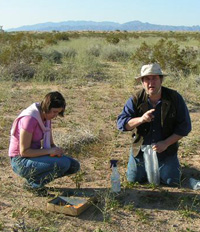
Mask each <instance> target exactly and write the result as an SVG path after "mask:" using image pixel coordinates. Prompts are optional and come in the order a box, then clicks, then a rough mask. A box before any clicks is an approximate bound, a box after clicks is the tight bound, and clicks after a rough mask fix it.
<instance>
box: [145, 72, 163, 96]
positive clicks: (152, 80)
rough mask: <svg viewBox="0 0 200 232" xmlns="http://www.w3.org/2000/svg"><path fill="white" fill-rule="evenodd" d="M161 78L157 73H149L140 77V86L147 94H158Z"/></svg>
mask: <svg viewBox="0 0 200 232" xmlns="http://www.w3.org/2000/svg"><path fill="white" fill-rule="evenodd" d="M161 85H162V78H160V76H159V75H149V76H146V77H143V78H142V86H143V88H144V89H145V91H146V93H147V94H148V95H149V96H155V95H158V94H160V90H161Z"/></svg>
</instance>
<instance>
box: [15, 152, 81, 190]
mask: <svg viewBox="0 0 200 232" xmlns="http://www.w3.org/2000/svg"><path fill="white" fill-rule="evenodd" d="M11 166H12V169H13V171H14V172H15V173H16V174H18V175H19V176H21V177H23V178H25V179H26V180H27V184H28V185H29V186H30V187H32V188H41V187H43V186H44V185H45V184H47V183H49V182H51V181H52V180H54V179H56V178H59V177H63V176H67V175H70V174H73V173H76V172H78V171H79V169H80V164H79V162H78V161H77V160H75V159H72V158H71V157H68V156H65V155H63V156H62V157H50V156H49V155H45V156H40V157H32V158H24V157H21V156H16V157H13V158H11Z"/></svg>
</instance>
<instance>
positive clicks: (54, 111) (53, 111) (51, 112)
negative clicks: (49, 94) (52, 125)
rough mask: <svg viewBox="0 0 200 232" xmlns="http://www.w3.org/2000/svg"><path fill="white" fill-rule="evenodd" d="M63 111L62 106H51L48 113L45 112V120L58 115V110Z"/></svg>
mask: <svg viewBox="0 0 200 232" xmlns="http://www.w3.org/2000/svg"><path fill="white" fill-rule="evenodd" d="M62 111H63V108H62V107H61V108H51V109H50V110H49V112H48V113H46V114H45V119H46V120H51V119H54V118H56V117H57V116H58V114H59V113H60V112H62Z"/></svg>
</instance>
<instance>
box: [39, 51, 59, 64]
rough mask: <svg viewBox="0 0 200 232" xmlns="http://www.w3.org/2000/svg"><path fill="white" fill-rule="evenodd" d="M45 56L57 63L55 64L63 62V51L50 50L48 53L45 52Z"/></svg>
mask: <svg viewBox="0 0 200 232" xmlns="http://www.w3.org/2000/svg"><path fill="white" fill-rule="evenodd" d="M43 56H44V58H46V59H47V60H48V61H50V62H52V63H55V64H61V63H62V57H63V56H62V53H60V52H58V51H56V50H52V51H48V52H47V53H44V54H43Z"/></svg>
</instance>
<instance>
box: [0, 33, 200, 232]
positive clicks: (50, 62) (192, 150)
mask: <svg viewBox="0 0 200 232" xmlns="http://www.w3.org/2000/svg"><path fill="white" fill-rule="evenodd" d="M108 38H112V39H113V38H118V42H113V41H108ZM116 41H117V40H116ZM0 42H1V48H0V106H1V107H0V113H1V116H0V150H1V155H0V197H1V200H0V231H16V232H21V231H26V232H28V231H41V232H47V231H48V232H58V231H59V232H60V231H61V232H62V231H69V232H74V231H80V232H82V231H88V232H97V231H98V232H111V231H128V232H129V231H145V230H151V231H152V232H154V231H156V232H157V231H161V232H164V231H173V232H175V231H185V232H186V231H195V232H197V231H198V230H199V219H200V216H199V213H200V193H199V192H198V191H194V190H192V189H191V188H190V186H189V182H188V180H189V177H191V176H193V177H194V178H196V179H200V158H199V157H200V156H199V154H200V150H199V142H200V137H199V128H200V111H199V101H200V95H199V90H200V89H199V87H200V85H199V84H200V81H199V79H200V76H199V73H200V63H199V60H200V43H199V42H200V41H199V33H197V32H194V33H192V32H122V31H116V32H113V33H109V32H108V33H107V32H91V31H88V32H68V33H66V32H63V33H59V32H56V31H55V32H52V33H4V34H0ZM150 61H159V62H160V63H161V66H162V67H163V69H164V71H165V72H167V73H169V77H166V79H165V80H164V85H165V86H168V87H171V88H174V89H176V90H178V91H179V92H180V93H181V94H182V95H183V97H184V98H185V100H186V102H187V105H188V107H189V110H190V115H191V119H192V124H193V125H192V126H193V130H192V132H191V133H190V134H189V136H188V137H185V138H184V139H183V140H181V142H180V151H179V156H180V161H181V164H182V173H183V176H182V181H181V186H178V187H177V188H168V187H166V186H162V185H161V186H158V187H156V186H152V185H149V184H143V185H140V184H138V183H135V184H130V183H127V182H126V177H125V176H126V167H127V161H128V155H129V147H130V144H131V138H130V133H121V132H119V131H118V130H117V129H116V118H117V116H118V114H119V113H120V112H121V110H122V107H123V105H124V103H125V101H126V100H127V98H128V97H129V96H130V95H132V93H133V91H134V88H138V85H137V83H136V82H135V81H134V76H135V75H137V74H138V73H139V69H140V65H141V64H142V63H143V62H144V63H145V62H150ZM52 90H58V91H60V92H62V94H63V95H64V96H65V98H66V101H67V108H66V113H65V117H64V118H57V119H56V120H55V121H53V123H52V127H53V131H54V137H55V142H56V143H57V144H58V145H59V146H62V147H63V148H64V149H65V152H66V154H68V155H70V156H72V157H74V158H77V159H79V160H80V163H81V171H80V172H79V173H77V175H74V176H70V177H63V178H61V179H56V180H54V181H53V182H52V183H50V184H49V185H48V186H47V187H48V190H49V193H50V195H49V197H38V196H34V195H33V194H32V193H30V192H27V191H26V190H24V189H23V188H22V186H23V180H22V179H21V178H19V177H18V176H16V175H15V174H14V173H13V171H12V170H11V167H10V160H9V157H8V155H7V153H8V145H9V136H10V128H11V124H12V122H13V120H14V118H15V117H16V116H17V114H19V113H20V112H21V110H22V109H24V107H26V106H29V105H30V104H31V103H32V102H33V101H35V102H37V101H40V100H41V98H42V97H43V96H44V95H45V94H46V93H47V92H49V91H52ZM113 158H115V159H118V160H119V165H118V167H119V172H120V175H121V188H122V191H121V193H120V194H119V195H117V196H114V195H113V194H111V192H110V173H111V171H110V167H109V160H110V159H113ZM90 190H92V191H93V192H94V194H95V196H96V198H97V202H95V203H94V204H93V206H91V208H89V209H88V210H86V211H85V212H84V213H83V214H82V215H80V216H79V217H77V218H74V217H70V216H67V215H64V214H57V213H52V212H51V213H50V212H48V211H47V210H46V204H47V201H49V200H50V199H52V198H53V197H56V196H58V195H61V194H65V195H68V193H69V192H70V191H73V192H77V191H80V192H82V194H83V195H87V192H88V191H90Z"/></svg>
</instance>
